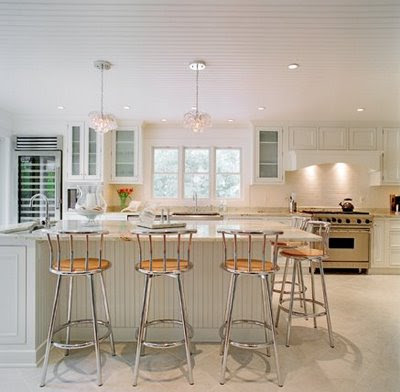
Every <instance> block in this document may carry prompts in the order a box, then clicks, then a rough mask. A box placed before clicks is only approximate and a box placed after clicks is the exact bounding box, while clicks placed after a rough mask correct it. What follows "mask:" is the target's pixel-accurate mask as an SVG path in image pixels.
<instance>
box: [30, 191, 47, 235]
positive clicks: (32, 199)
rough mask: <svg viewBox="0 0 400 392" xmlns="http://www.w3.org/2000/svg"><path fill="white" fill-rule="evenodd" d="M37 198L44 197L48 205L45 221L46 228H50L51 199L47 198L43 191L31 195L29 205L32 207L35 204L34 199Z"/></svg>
mask: <svg viewBox="0 0 400 392" xmlns="http://www.w3.org/2000/svg"><path fill="white" fill-rule="evenodd" d="M36 199H42V200H44V202H45V205H46V217H45V221H44V227H45V228H46V229H49V228H50V217H49V199H48V198H47V196H46V195H44V194H43V193H36V195H33V196H32V197H31V200H30V202H29V207H30V208H32V206H33V201H34V200H36Z"/></svg>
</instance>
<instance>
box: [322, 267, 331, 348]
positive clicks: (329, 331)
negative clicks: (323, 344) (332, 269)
mask: <svg viewBox="0 0 400 392" xmlns="http://www.w3.org/2000/svg"><path fill="white" fill-rule="evenodd" d="M319 271H320V272H319V273H320V275H321V283H322V293H323V295H324V304H325V311H326V322H327V324H328V334H329V345H330V346H331V347H332V348H333V347H335V344H334V343H333V336H332V324H331V315H330V313H329V306H328V295H327V292H326V283H325V275H324V267H323V266H322V260H319Z"/></svg>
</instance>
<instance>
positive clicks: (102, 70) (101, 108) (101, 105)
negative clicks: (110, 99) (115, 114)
mask: <svg viewBox="0 0 400 392" xmlns="http://www.w3.org/2000/svg"><path fill="white" fill-rule="evenodd" d="M103 73H104V65H101V84H100V85H101V93H100V110H101V117H103V100H104V98H103V96H104V75H103Z"/></svg>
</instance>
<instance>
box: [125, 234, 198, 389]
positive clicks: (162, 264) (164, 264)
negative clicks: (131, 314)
mask: <svg viewBox="0 0 400 392" xmlns="http://www.w3.org/2000/svg"><path fill="white" fill-rule="evenodd" d="M196 232H197V230H194V229H193V230H192V229H168V230H160V229H158V230H139V229H138V230H136V231H133V234H135V235H136V238H137V242H138V247H139V262H138V263H137V264H136V265H135V268H136V270H137V271H138V272H140V273H142V274H144V275H145V285H144V294H143V305H142V313H141V316H140V325H139V329H138V335H137V346H136V358H135V365H134V369H133V386H136V385H137V381H138V375H139V361H140V356H141V354H142V349H143V348H144V346H146V347H152V348H160V349H166V348H172V347H178V346H181V345H184V346H185V352H186V360H187V365H188V379H189V384H191V385H192V384H193V372H192V363H191V353H190V344H191V341H190V340H191V338H192V337H193V328H192V327H191V325H189V323H188V321H187V312H186V305H185V298H184V290H183V283H182V278H181V274H182V273H184V272H187V271H189V270H191V269H192V268H193V264H192V263H191V262H190V248H191V243H192V236H193V234H194V233H196ZM145 239H147V240H148V255H149V256H148V258H146V259H144V257H143V253H144V249H143V248H144V244H143V242H144V240H145ZM157 240H160V241H159V242H161V244H160V247H159V250H160V252H159V253H160V254H161V257H158V258H157V257H156V258H155V257H153V254H154V253H158V252H155V251H154V247H155V246H154V245H155V244H154V242H156V241H157ZM169 240H173V241H176V248H175V249H176V252H174V255H172V257H171V256H170V255H168V254H167V253H168V252H167V241H169ZM183 243H186V248H187V249H186V252H184V245H182V244H183ZM182 254H184V255H186V257H182ZM162 276H164V277H170V278H174V279H176V281H177V284H178V295H179V305H180V313H181V320H176V319H157V320H150V321H149V320H148V313H149V303H150V294H151V285H152V282H153V279H154V278H157V277H162ZM162 323H167V324H173V325H181V326H182V330H183V339H182V340H179V341H173V342H151V341H147V340H146V332H147V328H148V327H150V326H154V325H157V324H162Z"/></svg>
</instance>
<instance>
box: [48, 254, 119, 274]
mask: <svg viewBox="0 0 400 392" xmlns="http://www.w3.org/2000/svg"><path fill="white" fill-rule="evenodd" d="M85 263H86V259H85V258H84V257H83V258H78V259H74V262H73V264H72V272H86V271H88V272H90V271H96V270H98V271H105V270H108V269H109V268H110V267H111V262H110V261H108V260H106V259H101V268H99V259H98V258H97V257H89V261H88V268H87V269H86V267H85ZM70 266H71V263H70V260H69V259H63V260H61V262H60V269H59V271H60V272H70V271H71V270H70ZM53 268H54V269H57V267H56V264H53Z"/></svg>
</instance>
